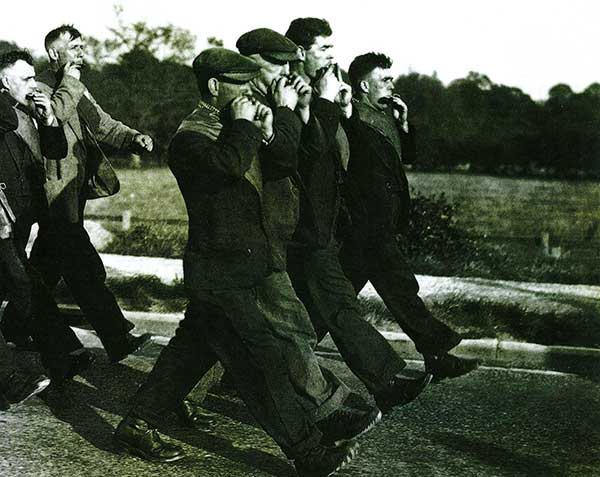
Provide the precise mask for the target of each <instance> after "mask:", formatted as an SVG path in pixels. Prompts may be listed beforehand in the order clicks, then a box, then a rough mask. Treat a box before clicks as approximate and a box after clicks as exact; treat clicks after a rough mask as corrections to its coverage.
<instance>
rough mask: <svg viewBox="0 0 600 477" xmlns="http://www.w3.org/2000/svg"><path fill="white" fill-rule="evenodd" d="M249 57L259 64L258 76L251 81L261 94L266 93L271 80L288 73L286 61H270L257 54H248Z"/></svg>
mask: <svg viewBox="0 0 600 477" xmlns="http://www.w3.org/2000/svg"><path fill="white" fill-rule="evenodd" d="M250 58H252V59H253V60H254V61H255V62H256V63H258V65H259V66H260V72H259V74H258V76H257V77H256V78H255V79H253V80H252V82H253V83H254V85H255V86H256V88H257V89H258V90H259V91H260V92H261V93H262V94H265V95H266V94H267V92H268V91H269V87H270V86H271V83H273V81H275V80H277V79H279V78H281V77H282V76H284V75H288V74H289V73H290V64H289V63H288V62H282V63H271V62H270V61H268V60H266V59H264V58H263V57H262V56H260V55H259V54H256V55H250Z"/></svg>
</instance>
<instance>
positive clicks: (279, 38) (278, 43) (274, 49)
mask: <svg viewBox="0 0 600 477" xmlns="http://www.w3.org/2000/svg"><path fill="white" fill-rule="evenodd" d="M235 46H237V49H238V50H239V51H240V53H241V54H242V55H253V54H256V53H258V54H260V55H261V56H262V57H264V58H265V59H266V60H267V61H271V60H275V62H281V61H295V60H298V59H299V57H298V45H296V43H294V42H293V41H292V40H290V39H289V38H286V37H285V36H283V35H281V34H279V33H277V32H276V31H273V30H270V29H269V28H257V29H256V30H252V31H249V32H246V33H244V34H243V35H242V36H240V37H239V38H238V41H237V42H236V44H235Z"/></svg>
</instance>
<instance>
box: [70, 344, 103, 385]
mask: <svg viewBox="0 0 600 477" xmlns="http://www.w3.org/2000/svg"><path fill="white" fill-rule="evenodd" d="M69 359H70V365H69V369H68V370H67V372H66V373H65V378H67V379H71V378H74V377H75V376H77V375H78V374H81V373H83V372H85V371H87V370H88V369H90V367H91V366H92V364H94V361H96V355H95V354H94V353H93V352H91V351H90V350H87V349H86V350H83V351H81V352H80V353H77V354H71V355H69Z"/></svg>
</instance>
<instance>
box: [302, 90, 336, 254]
mask: <svg viewBox="0 0 600 477" xmlns="http://www.w3.org/2000/svg"><path fill="white" fill-rule="evenodd" d="M311 113H312V114H311V119H310V121H309V124H308V125H306V127H305V128H304V130H303V132H302V138H301V141H300V151H299V162H298V173H299V175H300V179H301V184H300V191H301V195H300V221H299V224H298V228H297V230H296V234H295V236H294V239H295V241H296V242H297V243H298V244H300V245H301V246H305V247H311V248H313V247H315V248H321V247H326V246H328V245H329V244H330V243H331V241H332V240H333V238H334V236H335V229H336V224H337V220H338V215H339V211H340V205H341V184H342V179H343V168H342V162H341V158H340V151H339V150H338V146H337V141H336V134H337V131H338V128H339V127H340V109H339V107H338V106H337V105H336V104H334V103H332V102H331V101H327V100H325V99H321V98H317V99H315V100H314V101H313V102H312V103H311Z"/></svg>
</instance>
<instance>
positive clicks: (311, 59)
mask: <svg viewBox="0 0 600 477" xmlns="http://www.w3.org/2000/svg"><path fill="white" fill-rule="evenodd" d="M305 55H306V56H305V58H304V72H305V73H306V75H307V76H308V77H309V78H314V77H315V76H316V73H317V71H318V70H319V69H321V68H325V67H327V66H329V65H331V64H332V63H333V62H334V61H333V60H334V56H333V44H332V43H331V36H317V37H315V41H314V43H313V44H312V45H310V48H307V49H306V50H305Z"/></svg>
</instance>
